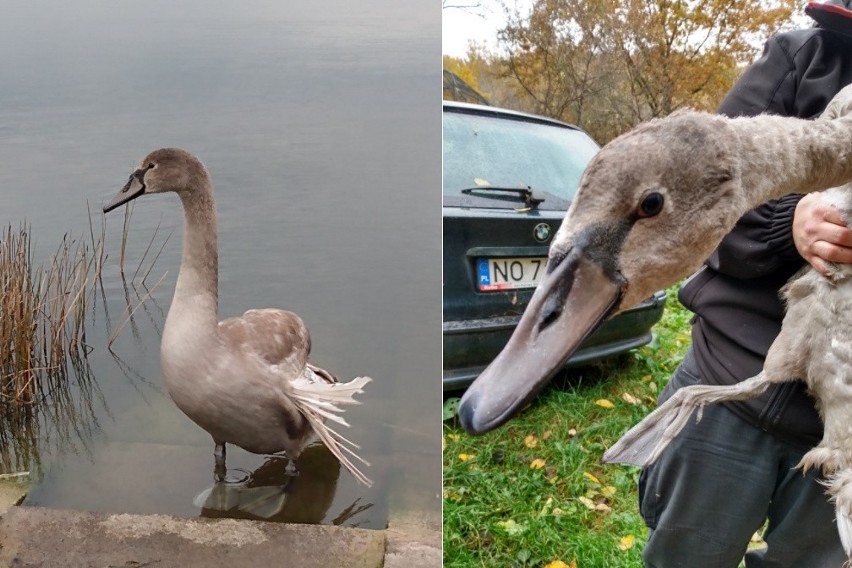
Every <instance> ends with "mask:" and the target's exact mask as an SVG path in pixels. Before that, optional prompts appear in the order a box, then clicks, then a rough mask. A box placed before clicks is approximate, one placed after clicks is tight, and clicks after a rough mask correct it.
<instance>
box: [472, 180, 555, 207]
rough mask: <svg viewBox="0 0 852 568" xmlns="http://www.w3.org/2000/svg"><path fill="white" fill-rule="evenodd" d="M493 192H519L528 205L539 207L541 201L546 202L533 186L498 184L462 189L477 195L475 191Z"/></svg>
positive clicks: (496, 197) (494, 197) (495, 197)
mask: <svg viewBox="0 0 852 568" xmlns="http://www.w3.org/2000/svg"><path fill="white" fill-rule="evenodd" d="M480 191H482V192H491V191H499V192H503V193H507V192H508V193H517V194H518V197H519V198H520V199H523V200H524V203H526V204H527V206H528V207H538V204H539V203H544V196H543V195H541V194H540V193H538V192H537V191H535V190H534V189H533V188H532V187H500V186H496V185H483V186H476V187H467V188H465V189H463V190H461V192H462V193H464V194H467V195H475V192H480ZM483 197H492V198H493V199H505V198H501V197H498V196H490V195H489V196H483Z"/></svg>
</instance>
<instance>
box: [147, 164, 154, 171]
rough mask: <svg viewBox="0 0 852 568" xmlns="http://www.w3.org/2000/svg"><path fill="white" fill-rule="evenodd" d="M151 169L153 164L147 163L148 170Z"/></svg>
mask: <svg viewBox="0 0 852 568" xmlns="http://www.w3.org/2000/svg"><path fill="white" fill-rule="evenodd" d="M153 167H154V162H148V169H149V170H150V169H151V168H153Z"/></svg>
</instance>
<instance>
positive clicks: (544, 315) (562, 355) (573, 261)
mask: <svg viewBox="0 0 852 568" xmlns="http://www.w3.org/2000/svg"><path fill="white" fill-rule="evenodd" d="M553 262H554V261H553V260H552V259H551V261H550V263H551V264H552V263H553ZM625 286H626V282H625V281H624V279H623V278H622V277H621V275H620V274H619V273H618V272H616V271H614V270H612V269H608V268H605V267H603V266H602V265H601V264H599V263H598V262H596V261H595V260H593V259H592V258H590V257H589V256H588V255H587V254H585V253H584V252H583V251H582V250H580V248H579V247H574V248H572V249H570V250H569V252H568V254H567V255H566V256H565V257H564V258H563V259H562V261H561V262H559V263H558V264H556V265H555V266H548V273H547V274H546V275H545V277H544V279H543V280H542V281H541V282H540V283H539V285H538V287H537V288H536V290H535V292H534V293H533V296H532V299H531V300H530V303H529V305H528V306H527V309H526V310H525V311H524V314H523V316H522V317H521V320H520V322H519V323H518V326H517V327H516V328H515V331H514V333H513V334H512V337H511V338H510V339H509V342H508V343H507V344H506V347H504V348H503V351H501V352H500V354H499V355H497V357H496V358H495V359H494V361H493V362H492V363H491V364H490V365H489V366H488V367H487V368H486V369H485V370H484V371H483V372H482V374H481V375H480V376H479V377H478V378H477V379H476V380H475V381H474V383H473V384H472V385H471V386H470V388H468V390H467V392H466V393H465V394H464V396H463V397H462V400H461V404H460V406H459V418H460V420H461V424H462V426H463V427H464V429H465V430H466V431H467V432H469V433H471V434H484V433H485V432H488V431H490V430H493V429H494V428H497V427H498V426H501V425H502V424H504V423H505V422H507V421H508V420H509V419H510V418H512V416H514V415H515V414H516V413H517V412H518V411H520V410H521V409H522V408H524V406H525V405H526V404H527V403H528V402H529V401H530V400H532V398H533V397H534V396H535V395H536V393H538V391H539V390H541V388H542V387H544V386H545V385H546V384H547V383H548V381H549V380H550V379H551V378H552V377H553V375H554V374H555V373H556V372H557V371H558V370H559V368H560V367H562V365H563V364H564V363H565V361H567V360H568V358H569V357H570V356H571V355H572V354H573V353H574V351H575V350H576V349H577V347H578V346H579V345H580V343H581V342H582V341H583V339H584V338H585V337H586V336H587V335H588V334H589V333H591V332H592V331H593V330H594V329H595V327H597V325H598V323H600V322H601V321H602V320H603V319H604V318H606V317H607V316H608V315H610V314H611V313H613V312H614V310H615V308H616V307H617V306H618V304H619V300H620V299H621V295H622V293H623V291H624V289H625Z"/></svg>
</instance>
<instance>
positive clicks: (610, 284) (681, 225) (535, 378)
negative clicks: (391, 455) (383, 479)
mask: <svg viewBox="0 0 852 568" xmlns="http://www.w3.org/2000/svg"><path fill="white" fill-rule="evenodd" d="M736 147H737V136H736V135H735V134H734V133H733V131H732V130H731V129H730V126H729V123H728V122H727V121H726V120H725V119H723V118H721V117H717V116H714V115H709V114H704V113H695V112H680V113H676V114H674V115H672V116H670V117H668V118H666V119H662V120H655V121H651V122H649V123H646V124H644V125H642V126H640V127H638V128H636V129H635V130H633V131H631V132H630V133H628V134H625V135H624V136H622V137H620V138H617V139H616V140H614V141H612V142H611V143H610V144H608V145H606V146H605V147H604V148H603V149H602V150H601V151H600V152H599V153H598V154H597V155H596V156H595V158H594V159H593V160H592V161H591V162H590V164H589V166H588V167H587V169H586V171H585V173H584V174H583V178H582V180H581V182H580V189H579V191H578V192H577V196H576V197H575V199H574V202H573V203H572V205H571V208H570V209H569V211H568V213H567V215H566V217H565V220H564V222H563V223H562V226H561V227H560V229H559V232H558V233H557V235H556V237H555V238H554V241H553V244H552V245H551V248H550V252H549V258H548V263H547V269H546V274H545V276H544V278H543V279H542V281H541V282H540V283H539V285H538V287H537V288H536V290H535V293H534V294H533V297H532V299H531V300H530V303H529V305H528V307H527V308H526V310H525V312H524V314H523V316H522V318H521V320H520V322H519V324H518V326H517V328H516V329H515V331H514V333H513V335H512V337H511V339H510V340H509V342H508V343H507V345H506V347H505V348H504V349H503V351H502V352H501V353H500V354H499V355H498V356H497V357H496V358H495V360H494V361H493V362H492V363H491V365H489V366H488V368H487V369H485V371H483V373H482V374H481V375H480V376H479V377H478V378H477V379H476V381H475V382H474V383H473V385H471V387H470V388H469V389H468V391H467V392H466V393H465V395H464V397H463V399H462V403H461V406H460V409H459V416H460V418H461V422H462V425H463V426H464V428H465V429H466V430H467V431H468V432H471V433H483V432H487V431H489V430H491V429H493V428H496V427H498V426H500V425H501V424H503V423H504V422H506V421H507V420H509V419H510V418H511V417H512V416H513V415H514V414H515V413H517V412H518V411H519V410H520V409H521V408H523V407H524V406H525V405H526V404H527V403H528V402H529V401H530V400H531V399H532V398H533V396H535V394H536V393H537V392H538V391H539V389H541V388H542V387H543V386H544V385H545V384H547V382H548V381H549V380H550V378H551V377H552V376H553V375H554V374H555V373H556V371H557V370H558V369H559V368H560V367H561V366H562V365H563V364H564V362H565V361H566V360H567V359H568V358H569V357H570V356H571V355H572V354H573V352H574V350H575V349H576V348H577V346H578V345H579V344H580V342H581V341H582V340H583V339H584V338H585V337H586V336H587V335H588V334H589V333H591V332H592V331H593V330H594V329H595V327H596V326H597V325H598V323H599V322H601V321H602V320H604V319H606V318H609V317H611V316H613V315H615V314H617V313H619V312H620V311H622V310H624V309H626V308H629V307H631V306H633V305H635V304H637V303H639V302H641V301H642V300H644V299H645V298H647V297H649V296H650V295H651V294H652V293H653V292H654V291H656V290H659V289H662V288H665V287H667V286H670V285H672V284H674V283H676V282H677V281H678V280H679V279H681V278H683V277H685V276H687V275H689V274H690V273H692V272H693V271H694V270H695V269H697V268H698V267H699V266H700V264H701V262H702V261H703V260H704V259H706V258H707V257H708V256H709V255H710V253H711V252H712V251H713V249H714V248H715V247H716V245H717V244H718V243H719V241H720V240H721V239H722V237H723V236H724V235H725V233H727V231H728V230H729V229H730V227H731V226H732V225H733V224H734V223H735V222H736V220H737V218H739V216H740V215H741V214H742V212H743V211H744V210H745V209H746V205H745V203H744V201H743V197H742V194H741V191H740V190H739V183H740V182H739V180H740V172H739V165H738V164H739V162H738V160H737V148H736Z"/></svg>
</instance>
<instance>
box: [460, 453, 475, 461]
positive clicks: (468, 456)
mask: <svg viewBox="0 0 852 568" xmlns="http://www.w3.org/2000/svg"><path fill="white" fill-rule="evenodd" d="M475 457H476V454H459V459H460V460H461V461H463V462H466V461H468V460H472V459H473V458H475Z"/></svg>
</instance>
